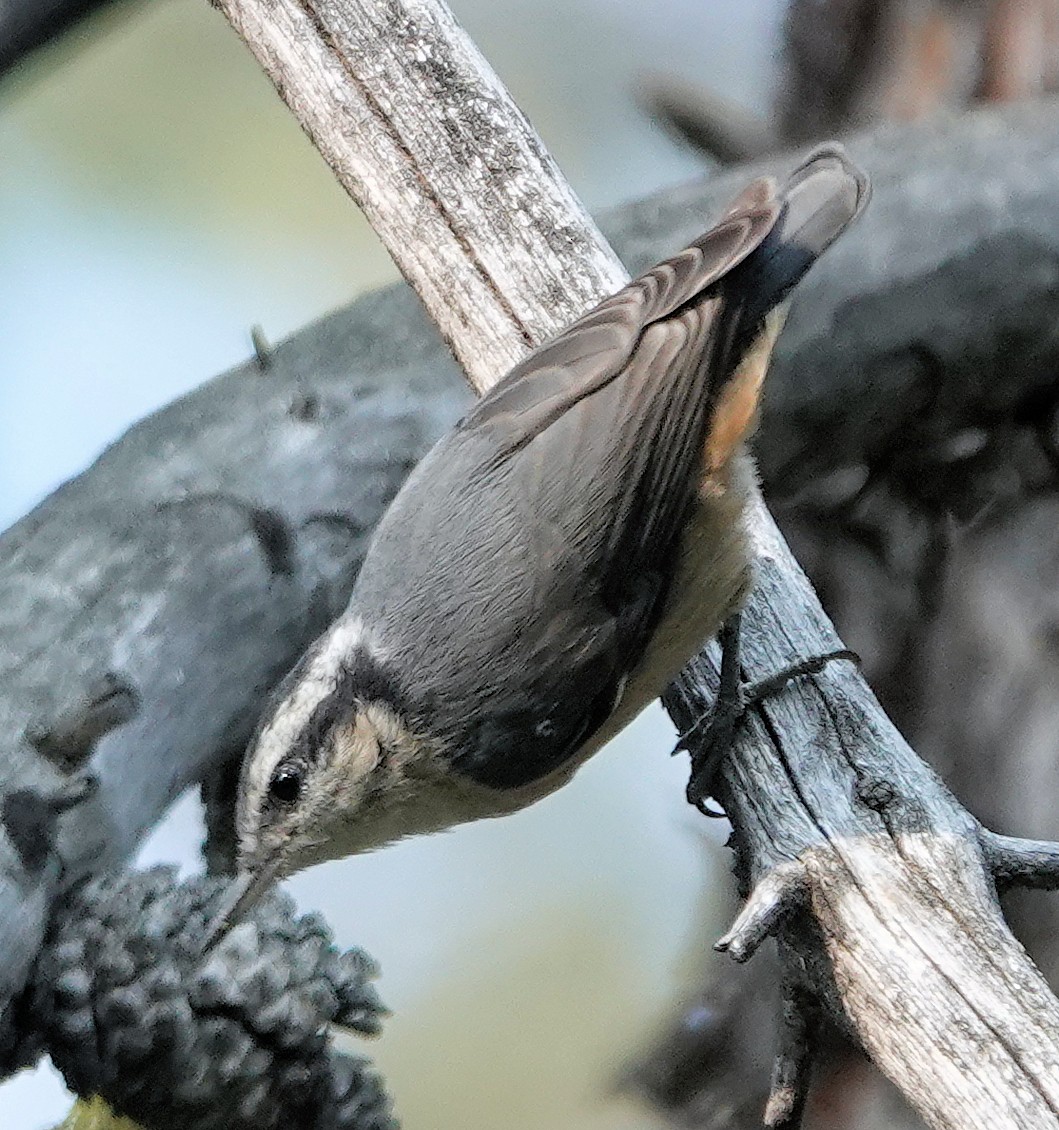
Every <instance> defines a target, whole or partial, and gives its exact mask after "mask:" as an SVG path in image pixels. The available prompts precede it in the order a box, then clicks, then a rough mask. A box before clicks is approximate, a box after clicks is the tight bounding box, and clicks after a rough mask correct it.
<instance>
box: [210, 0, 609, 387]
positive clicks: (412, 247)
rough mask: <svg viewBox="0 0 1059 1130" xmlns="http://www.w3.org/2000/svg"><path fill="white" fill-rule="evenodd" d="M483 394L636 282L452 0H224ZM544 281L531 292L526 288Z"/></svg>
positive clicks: (227, 11) (237, 26)
mask: <svg viewBox="0 0 1059 1130" xmlns="http://www.w3.org/2000/svg"><path fill="white" fill-rule="evenodd" d="M217 6H218V7H219V8H220V9H221V11H223V12H224V13H225V15H226V16H227V17H228V18H229V20H230V21H231V23H232V26H233V27H234V28H235V29H236V30H237V31H238V32H239V34H240V35H241V36H242V37H243V38H244V39H245V40H246V42H247V44H248V46H249V47H250V49H251V50H252V51H253V52H254V54H255V55H256V56H257V58H258V60H259V61H260V62H261V65H262V66H263V67H264V68H265V70H266V72H267V73H268V75H269V77H270V78H271V79H272V81H273V83H274V84H275V86H276V89H277V90H278V91H279V93H280V94H281V95H282V97H283V98H284V100H285V101H286V102H287V105H288V106H290V108H291V110H292V111H293V112H294V114H295V115H296V116H297V118H298V120H299V121H300V122H301V124H302V126H303V128H304V129H305V131H306V133H308V135H309V136H310V137H311V138H312V140H313V142H314V144H315V145H316V147H317V148H318V149H319V150H320V152H321V153H322V154H323V156H324V158H325V159H326V160H327V162H328V164H329V165H330V166H331V168H332V169H333V170H334V172H335V175H336V176H337V177H338V179H339V181H340V182H341V183H342V185H343V186H344V187H345V189H346V191H347V192H348V193H349V194H350V196H352V197H353V199H354V200H355V201H356V202H357V203H358V204H359V205H360V207H361V208H362V209H363V210H364V213H365V215H366V216H367V218H368V220H369V221H370V223H371V225H372V227H373V228H374V229H375V231H376V233H377V234H378V235H379V237H380V238H381V239H382V241H383V243H384V244H385V245H386V247H387V249H388V250H389V252H390V254H391V255H392V256H393V258H394V261H395V262H396V263H397V265H398V267H399V268H400V269H401V272H402V274H403V275H404V276H405V278H406V279H408V281H409V282H410V283H411V284H412V286H413V287H414V288H415V290H416V292H417V293H418V294H419V296H420V298H421V299H422V300H423V303H424V304H425V305H426V307H427V309H428V310H429V311H430V315H431V317H432V318H433V319H434V321H435V322H436V323H437V325H438V327H439V328H440V330H441V333H442V336H443V337H444V338H445V340H446V341H447V342H448V343H449V345H450V346H451V348H452V350H453V352H454V353H455V354H456V357H457V358H458V359H459V361H460V364H461V365H462V366H463V368H464V371H465V372H466V373H467V375H468V379H469V380H470V381H471V383H472V384H473V385H474V386H475V388H477V389H478V390H479V391H481V390H482V389H484V388H485V387H487V386H488V384H489V383H491V381H493V380H495V379H496V378H497V377H498V376H499V375H500V374H502V373H504V372H506V371H507V370H508V369H510V368H511V367H512V365H514V364H515V362H516V361H518V360H519V358H520V357H521V356H523V354H524V353H525V352H526V351H527V350H528V349H530V348H531V347H532V346H533V345H534V344H536V343H538V342H540V341H542V340H543V339H545V338H548V337H551V336H552V335H553V334H555V333H557V332H558V331H559V330H560V329H562V328H563V327H564V326H565V325H566V324H567V323H568V322H570V321H571V320H572V319H573V318H574V317H576V316H577V315H578V314H581V313H583V312H584V311H585V310H587V309H588V308H589V307H590V306H592V305H593V304H594V303H595V302H596V301H598V299H599V297H600V295H603V294H609V293H611V292H612V291H614V290H617V289H618V287H620V286H621V285H622V283H623V282H624V281H625V278H626V276H625V273H624V268H623V267H622V265H621V263H620V262H619V261H618V259H617V258H616V257H615V255H614V253H613V252H612V251H611V250H610V248H609V246H608V245H607V243H606V242H605V241H604V240H603V238H602V236H600V234H599V232H598V230H597V228H596V226H595V224H594V222H593V221H592V219H591V217H590V216H589V215H588V213H587V212H586V211H585V209H584V206H583V205H582V204H581V202H580V201H579V200H578V199H577V197H576V196H575V195H574V193H573V190H572V189H571V188H570V186H569V185H568V184H567V182H566V180H565V178H564V177H563V176H562V174H561V173H560V171H559V169H558V168H557V166H556V164H555V162H554V161H553V160H552V158H551V157H550V156H549V155H548V152H547V151H546V150H545V148H544V146H543V145H542V144H541V141H540V139H539V138H538V137H537V135H536V133H535V132H534V131H533V129H532V128H531V127H530V125H529V123H528V122H527V121H526V119H525V118H524V117H523V116H522V114H521V112H520V111H519V110H518V108H517V106H516V105H515V104H514V102H513V101H512V99H511V96H510V95H509V94H508V92H507V90H506V89H505V88H504V86H503V85H502V84H501V82H500V80H499V79H498V78H497V77H496V75H495V74H494V72H493V71H492V69H491V68H490V67H489V65H488V64H487V63H486V61H485V60H484V59H483V58H482V56H481V54H480V53H479V52H478V50H477V48H476V47H475V46H474V44H473V43H472V42H471V40H470V39H469V38H468V37H467V35H466V34H465V33H464V32H463V30H462V28H460V27H459V25H458V24H457V23H456V21H455V20H454V19H453V17H452V14H451V13H450V12H449V10H448V8H447V7H446V5H445V4H443V3H438V2H436V0H412V2H401V3H376V2H373V0H351V2H343V3H333V2H323V3H321V2H320V0H269V2H268V3H259V2H257V0H218V3H217ZM520 294H534V295H537V296H538V300H537V301H534V302H532V303H527V302H522V301H519V300H518V299H517V298H516V297H515V296H517V295H520Z"/></svg>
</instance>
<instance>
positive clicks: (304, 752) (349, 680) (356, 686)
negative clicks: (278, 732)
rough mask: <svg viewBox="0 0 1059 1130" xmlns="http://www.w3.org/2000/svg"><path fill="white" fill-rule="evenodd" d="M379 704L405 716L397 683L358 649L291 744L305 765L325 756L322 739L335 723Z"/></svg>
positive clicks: (371, 657)
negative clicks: (371, 705)
mask: <svg viewBox="0 0 1059 1130" xmlns="http://www.w3.org/2000/svg"><path fill="white" fill-rule="evenodd" d="M370 702H383V703H385V704H386V706H388V707H389V708H390V709H391V710H393V711H395V712H396V713H398V714H400V715H407V713H408V703H407V700H406V696H405V694H404V693H403V691H402V689H401V687H400V685H399V684H398V682H397V680H396V679H395V678H394V677H393V676H392V675H391V674H390V672H389V671H388V670H387V669H386V668H385V667H384V666H383V665H382V664H381V663H379V662H378V661H377V660H376V659H375V658H374V656H372V655H371V654H370V653H369V652H367V651H365V650H364V648H358V649H357V650H356V651H355V652H354V653H353V655H352V656H350V658H349V660H348V661H347V662H346V664H344V666H343V668H342V671H341V673H340V675H339V678H338V681H337V683H336V686H335V689H334V690H333V691H332V692H331V693H330V694H329V695H327V697H326V698H324V699H323V700H322V701H321V702H320V703H319V704H318V705H317V707H316V709H315V710H314V711H313V713H312V715H311V716H310V718H309V720H308V721H307V722H306V724H305V727H304V729H303V730H302V731H301V733H300V734H299V735H298V737H297V738H296V739H295V741H294V742H293V743H292V745H291V747H290V749H291V752H292V753H293V752H296V753H297V754H298V756H299V757H300V758H301V759H302V760H303V761H304V762H305V763H306V764H311V763H312V762H314V761H317V760H318V759H320V758H321V757H322V756H324V753H325V739H326V738H327V736H328V735H329V734H330V732H331V730H332V729H333V727H334V725H335V723H336V722H339V721H341V720H342V719H343V718H348V717H350V716H351V715H352V714H353V713H354V711H355V710H356V709H357V707H358V706H359V705H361V704H363V703H370Z"/></svg>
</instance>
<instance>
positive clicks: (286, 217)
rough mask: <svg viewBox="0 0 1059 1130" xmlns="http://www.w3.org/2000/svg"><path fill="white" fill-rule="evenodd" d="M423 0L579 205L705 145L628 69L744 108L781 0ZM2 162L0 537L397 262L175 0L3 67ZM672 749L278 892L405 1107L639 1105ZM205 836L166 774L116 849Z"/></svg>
mask: <svg viewBox="0 0 1059 1130" xmlns="http://www.w3.org/2000/svg"><path fill="white" fill-rule="evenodd" d="M452 7H453V8H454V10H455V12H456V14H457V16H458V17H459V18H460V19H461V20H462V21H463V23H464V24H465V26H466V27H467V29H468V30H469V32H470V33H471V35H472V36H473V37H474V38H475V40H476V41H477V43H478V44H479V46H480V47H481V48H482V50H483V52H484V53H485V55H486V56H487V58H489V59H490V61H491V62H492V63H493V65H494V66H495V68H496V69H497V71H498V72H499V74H500V76H501V78H502V79H503V80H504V81H505V82H506V83H507V84H508V86H509V88H510V89H511V90H512V92H513V93H514V95H515V97H516V99H517V100H518V102H519V103H520V104H521V106H522V107H523V109H524V110H525V111H526V112H527V114H528V115H529V117H530V119H531V120H532V121H533V123H534V124H535V125H536V127H537V129H538V130H539V131H540V133H541V134H542V135H543V137H544V140H545V142H546V144H547V145H548V146H549V147H550V148H551V150H552V152H553V153H554V155H555V156H556V158H557V159H558V161H559V163H560V165H561V166H562V168H563V169H564V171H565V172H566V174H567V176H568V177H569V179H570V180H571V181H572V183H573V185H574V187H575V188H576V189H577V190H578V191H579V192H580V194H581V195H582V197H583V198H584V199H585V201H586V203H587V204H588V205H589V207H590V208H592V209H593V210H596V211H598V210H600V209H603V208H605V207H607V206H608V205H612V204H616V203H618V202H620V201H622V200H626V199H630V198H633V197H636V196H639V195H642V194H644V193H646V192H648V191H650V190H652V189H655V188H658V187H661V186H663V185H665V184H668V183H673V182H676V181H678V180H681V179H685V178H687V177H690V176H693V175H699V174H701V172H702V170H703V167H704V160H703V159H702V158H700V157H697V156H695V155H693V154H691V153H690V152H689V151H688V150H686V149H682V148H680V147H678V146H677V145H676V144H675V143H673V142H672V141H671V140H670V139H669V137H668V136H667V135H666V134H665V133H664V132H663V131H662V130H661V129H659V128H658V127H657V126H656V125H653V124H652V123H651V121H650V120H649V118H648V116H647V115H646V114H645V113H644V112H643V111H642V110H641V109H640V108H638V106H637V104H636V100H635V98H634V91H635V89H636V87H637V84H638V81H639V79H640V76H641V75H642V74H643V73H644V72H647V71H653V72H666V73H667V74H669V75H672V76H673V77H678V76H683V77H684V78H686V79H688V80H692V81H704V82H707V83H708V84H709V86H710V88H711V89H712V90H714V91H718V92H722V93H723V94H724V95H725V96H726V97H727V98H729V99H731V100H732V101H733V102H734V103H737V104H739V105H741V106H744V107H747V108H749V109H751V110H755V111H759V112H764V111H765V109H766V108H767V107H768V106H769V105H770V101H771V95H772V89H773V87H774V85H775V82H776V61H775V59H776V50H777V44H778V42H779V37H780V29H781V24H782V20H783V15H784V9H785V4H784V3H783V0H740V2H739V3H732V2H731V0H656V2H655V3H653V4H650V5H645V4H643V3H642V2H641V0H532V2H530V0H455V2H454V3H453V4H452ZM0 154H2V157H0V528H2V527H4V526H7V525H8V524H10V522H12V521H13V520H14V519H15V518H17V517H19V516H20V515H22V514H23V513H25V512H26V511H27V510H28V509H29V508H30V507H32V506H33V505H34V504H35V503H37V502H38V501H39V500H40V499H41V498H42V497H43V496H44V495H45V494H47V493H48V492H49V491H51V490H52V489H54V487H55V486H56V485H57V484H58V483H60V482H61V481H62V480H64V479H65V478H67V477H69V476H70V475H73V474H75V473H77V472H78V471H80V470H81V469H82V468H83V467H84V466H85V465H86V464H87V463H89V462H90V461H91V460H92V459H93V457H94V456H95V455H97V454H98V452H99V451H100V450H101V449H102V448H103V447H104V446H105V445H106V444H108V443H109V442H110V441H111V440H113V439H114V438H116V437H117V436H118V435H119V434H120V433H121V432H122V431H123V430H124V429H125V428H126V427H127V426H128V425H129V424H131V423H132V422H133V421H135V420H136V419H138V418H140V417H141V416H143V415H144V414H145V413H147V412H149V411H151V410H152V409H153V408H155V407H157V406H159V405H161V404H163V403H165V402H167V401H169V400H171V399H172V398H174V397H175V396H177V395H179V394H180V393H182V392H185V391H187V390H189V389H192V388H194V387H195V386H196V385H197V384H199V383H201V382H202V381H205V380H207V379H209V378H210V377H212V376H214V375H215V374H217V373H218V372H220V371H222V370H224V369H225V368H227V367H228V366H231V365H233V364H235V363H237V362H240V361H242V360H243V359H244V358H245V357H246V355H247V353H248V352H249V348H250V345H249V330H250V327H251V326H252V325H255V324H259V325H260V326H261V327H262V329H263V331H264V333H265V335H266V337H267V338H269V339H270V340H273V341H276V340H279V339H281V338H283V337H284V336H286V335H287V334H288V333H290V332H292V331H293V330H295V329H297V328H298V327H300V326H301V325H303V324H304V323H305V322H307V321H309V320H311V319H312V318H314V317H316V316H318V315H320V314H322V313H324V312H326V311H329V310H331V309H333V308H334V307H336V306H339V305H341V304H344V303H346V302H348V301H349V300H350V299H351V298H353V297H354V296H355V295H357V294H358V293H360V292H362V291H365V290H368V289H371V288H374V287H377V286H379V285H381V284H384V283H387V282H390V281H392V280H393V279H394V278H395V277H396V272H395V271H394V269H393V267H392V266H391V264H390V262H389V259H388V257H387V255H386V253H385V252H384V251H383V250H382V248H381V247H380V246H379V245H378V243H377V242H376V240H375V239H374V237H373V235H372V233H371V231H370V229H369V228H368V226H367V224H366V223H365V222H364V221H363V219H362V218H361V216H360V215H359V213H358V212H357V210H356V208H355V207H354V206H353V205H352V204H351V203H350V201H349V200H348V198H347V197H346V196H345V194H344V193H343V192H342V190H341V189H340V188H339V187H338V186H337V184H336V183H335V182H334V181H333V179H332V176H331V173H330V172H329V170H328V169H327V168H326V166H325V165H324V163H323V161H322V160H321V159H320V158H319V157H318V156H317V154H316V152H315V151H314V150H313V148H312V147H311V145H310V144H309V142H308V141H307V140H306V139H305V137H304V136H303V135H302V133H301V131H300V129H299V127H298V126H297V124H296V123H295V121H294V119H293V118H292V116H291V115H290V114H289V112H288V111H287V109H286V108H285V107H284V106H283V105H282V103H281V102H280V101H279V99H278V98H277V97H276V95H275V93H274V91H273V90H272V87H271V86H270V85H269V83H268V81H267V80H266V79H265V78H264V76H263V75H262V74H261V72H260V71H259V70H258V67H257V64H256V63H255V62H254V60H253V59H252V58H251V57H250V55H249V53H248V52H247V51H246V50H245V49H244V47H243V46H242V44H241V42H240V41H239V40H238V38H237V37H236V36H235V35H234V34H233V33H232V32H231V30H230V29H229V27H228V25H227V23H226V22H225V21H224V19H223V18H222V17H221V16H220V15H219V14H218V13H216V12H215V11H213V10H212V9H211V8H210V7H209V5H207V4H205V3H203V2H202V0H165V2H162V3H159V2H156V3H152V4H150V5H146V4H125V3H119V4H117V5H115V6H113V7H110V8H108V9H106V10H105V11H104V12H102V13H101V14H100V15H98V16H97V17H96V18H94V19H93V20H92V21H90V22H89V23H88V24H87V25H82V26H81V27H78V28H76V29H75V30H73V31H72V32H71V33H70V34H68V35H67V36H66V37H65V38H64V39H62V40H61V41H60V42H59V43H58V44H57V45H55V46H53V47H50V48H48V49H47V50H45V51H43V52H40V53H38V54H37V55H35V56H34V57H33V58H32V59H30V60H29V61H28V63H27V64H25V65H23V66H22V67H21V68H20V69H19V70H18V72H17V73H15V74H13V75H9V76H8V77H7V78H6V79H5V81H4V82H3V84H0ZM672 741H673V735H672V730H671V728H670V727H669V724H668V721H667V720H666V718H665V717H664V715H663V714H662V713H661V711H660V710H658V709H655V710H652V711H651V712H649V714H648V715H645V716H644V717H643V718H642V719H641V720H640V722H639V723H638V724H637V725H636V726H635V727H634V728H633V729H631V730H630V731H628V732H627V733H626V734H624V735H623V736H622V738H621V739H620V740H619V742H617V743H615V745H614V747H612V748H611V749H610V750H608V751H607V753H606V754H604V755H602V756H600V757H598V758H596V759H594V761H593V762H592V763H590V764H589V765H588V766H587V767H586V768H585V769H584V770H582V771H581V773H580V774H579V775H578V777H577V779H576V780H575V781H574V783H573V784H572V785H571V786H570V787H568V788H567V789H565V790H563V791H562V792H561V793H560V794H558V795H556V796H554V797H552V798H550V799H548V800H547V801H545V802H543V803H542V804H540V805H539V806H537V807H535V808H533V809H531V810H529V811H527V812H525V813H522V814H520V815H518V816H515V817H512V818H509V819H507V820H504V821H499V822H494V823H490V824H481V825H476V826H472V827H468V828H461V829H459V830H457V831H455V832H453V833H450V834H447V835H445V836H442V837H435V838H432V839H429V840H420V841H414V842H411V843H407V844H402V845H398V846H396V847H393V848H389V849H387V850H386V851H383V852H380V853H378V854H376V855H373V856H370V857H366V858H363V859H357V860H350V861H345V862H343V863H341V864H337V865H328V866H325V867H323V868H319V869H317V870H315V871H312V872H310V873H309V874H306V875H303V876H300V877H299V878H298V879H296V880H295V881H294V882H292V883H291V884H290V886H291V889H292V890H293V892H294V893H295V895H296V896H297V898H298V899H299V901H300V902H301V903H302V904H303V906H305V907H307V908H308V907H318V908H320V909H322V910H323V911H324V912H325V913H326V915H327V917H328V919H329V920H330V922H331V923H332V924H333V926H334V928H335V930H336V933H337V935H338V940H339V942H340V943H341V944H343V945H354V944H356V945H361V946H364V947H365V948H366V949H367V950H369V952H371V953H372V954H373V955H375V956H376V957H377V958H378V959H379V960H380V961H381V963H382V966H383V979H382V982H381V989H382V993H383V997H384V999H385V1000H386V1002H387V1004H388V1005H389V1006H390V1007H391V1008H392V1009H393V1010H394V1016H393V1018H392V1019H391V1020H390V1022H389V1023H388V1024H387V1026H386V1029H385V1033H384V1035H383V1037H382V1039H381V1040H380V1041H379V1042H378V1043H377V1044H375V1045H374V1046H372V1047H370V1048H369V1049H368V1050H369V1051H370V1052H371V1054H372V1055H374V1056H375V1057H376V1059H377V1061H378V1064H379V1066H380V1068H381V1070H382V1072H383V1074H384V1076H385V1077H386V1079H387V1081H388V1083H389V1085H390V1087H391V1089H392V1092H393V1093H394V1095H395V1096H396V1099H397V1107H398V1113H399V1114H400V1116H401V1118H402V1120H403V1123H404V1125H405V1126H406V1127H407V1128H408V1130H427V1128H428V1127H429V1128H431V1130H444V1128H445V1127H460V1128H461V1130H476V1128H479V1127H480V1128H482V1130H485V1128H486V1127H488V1128H490V1130H493V1128H495V1127H497V1126H503V1127H505V1128H506V1130H538V1128H540V1130H545V1128H547V1130H554V1128H555V1127H556V1126H559V1125H562V1126H566V1127H570V1128H572V1130H594V1128H600V1130H602V1128H612V1130H620V1128H622V1127H632V1126H636V1127H639V1128H649V1127H650V1126H651V1125H653V1124H654V1123H652V1116H651V1115H650V1114H648V1113H647V1112H646V1111H645V1110H643V1109H642V1108H640V1107H636V1106H633V1105H632V1104H631V1103H630V1102H629V1101H628V1100H626V1099H621V1098H619V1097H617V1095H616V1094H615V1092H614V1090H613V1087H612V1083H613V1081H614V1079H615V1077H616V1075H617V1074H618V1072H619V1071H620V1069H621V1066H622V1064H623V1062H624V1059H625V1057H626V1056H627V1055H628V1054H629V1053H630V1052H631V1051H632V1050H633V1048H634V1046H635V1045H636V1044H638V1043H640V1042H643V1041H644V1040H646V1038H647V1037H648V1036H649V1035H650V1033H651V1032H652V1030H653V1029H654V1028H655V1027H656V1026H658V1025H659V1024H660V1023H661V1022H662V1019H663V1017H664V1016H665V1015H666V1014H667V1013H668V1012H669V1011H670V1010H671V1009H672V1005H673V1002H674V1001H675V1000H677V999H678V998H679V997H682V996H686V995H687V994H688V993H689V992H690V991H691V987H692V985H693V984H697V983H698V981H699V979H700V978H701V970H702V961H703V955H704V954H705V953H706V952H707V951H708V950H709V947H710V945H711V943H712V941H713V940H714V938H715V937H716V936H717V934H718V932H719V929H720V926H721V919H722V916H723V915H725V914H726V913H727V910H728V907H727V899H728V897H729V896H728V893H727V891H728V886H727V883H721V882H719V881H718V882H712V881H711V876H712V875H713V874H714V873H715V869H717V868H721V869H724V868H727V866H728V858H727V854H726V853H724V852H722V851H721V850H720V843H721V841H722V840H723V838H724V835H725V827H724V826H723V823H707V822H704V821H702V820H694V819H693V818H692V817H691V815H690V814H689V812H688V811H686V808H687V806H686V805H685V804H684V802H683V799H682V795H683V785H684V781H685V776H686V767H685V764H684V762H683V760H680V761H679V762H678V761H676V760H673V761H671V760H670V759H669V758H668V756H667V753H668V750H669V749H670V748H671V745H672ZM202 834H203V829H202V821H201V814H200V811H199V806H198V801H197V799H196V798H194V797H191V796H188V797H185V798H184V799H183V800H182V801H181V802H180V803H179V804H178V805H177V806H176V808H175V809H174V811H173V813H172V815H171V816H170V818H169V819H168V820H167V821H166V823H165V824H164V825H163V826H161V827H160V828H159V829H158V830H157V831H156V833H155V834H154V835H153V836H152V837H151V839H150V841H149V842H148V843H146V844H145V845H144V847H143V850H142V853H141V862H156V861H163V860H164V861H179V862H180V863H181V864H182V865H183V866H184V867H185V868H187V869H189V870H191V869H197V868H198V867H199V859H198V847H199V843H200V841H201V838H202ZM709 837H712V838H709ZM716 873H717V875H718V876H719V875H720V872H719V871H718V872H716ZM710 891H717V892H718V893H717V902H716V904H705V903H704V901H703V900H704V898H707V897H708V895H709V892H710ZM350 903H353V904H355V906H356V908H357V912H356V916H355V917H351V915H350V912H349V905H350ZM468 1096H473V1101H468ZM69 1102H70V1100H69V1098H68V1097H67V1096H66V1094H65V1092H64V1089H63V1087H62V1083H61V1080H60V1079H59V1078H58V1076H57V1075H56V1074H55V1073H54V1072H53V1071H52V1070H51V1069H50V1068H49V1067H47V1066H42V1067H40V1068H39V1069H37V1070H35V1071H33V1072H27V1073H24V1074H23V1075H21V1076H18V1077H17V1078H15V1079H14V1080H13V1081H11V1082H8V1083H6V1084H4V1085H2V1086H0V1111H2V1112H3V1118H2V1122H3V1125H4V1126H5V1127H11V1128H13V1130H41V1128H44V1127H47V1126H51V1125H54V1123H55V1122H56V1121H58V1120H59V1119H61V1117H62V1116H63V1115H64V1113H65V1112H66V1110H67V1108H68V1106H69ZM658 1125H661V1123H659V1124H658Z"/></svg>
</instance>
